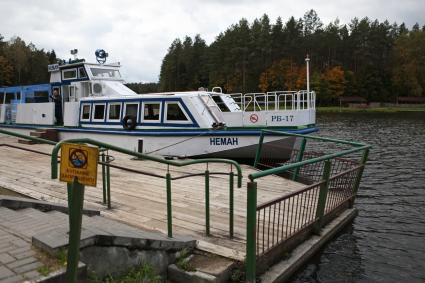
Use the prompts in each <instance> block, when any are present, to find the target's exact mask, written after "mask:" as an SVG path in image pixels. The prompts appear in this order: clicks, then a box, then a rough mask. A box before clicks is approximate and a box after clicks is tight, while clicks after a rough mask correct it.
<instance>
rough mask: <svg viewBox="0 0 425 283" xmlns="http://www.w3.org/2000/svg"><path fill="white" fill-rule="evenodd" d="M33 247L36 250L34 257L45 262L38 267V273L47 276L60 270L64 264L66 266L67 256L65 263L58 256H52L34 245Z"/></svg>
mask: <svg viewBox="0 0 425 283" xmlns="http://www.w3.org/2000/svg"><path fill="white" fill-rule="evenodd" d="M32 249H33V251H34V252H35V255H34V257H35V258H37V259H38V260H39V261H40V262H41V263H42V264H43V265H42V266H40V267H39V268H38V269H37V271H38V273H40V274H41V275H42V276H47V275H49V273H51V272H53V271H56V270H59V269H60V268H61V267H63V266H66V257H65V264H63V262H61V260H60V259H58V258H57V257H54V256H51V255H49V254H48V253H46V252H44V251H42V250H40V249H38V248H34V247H33V248H32Z"/></svg>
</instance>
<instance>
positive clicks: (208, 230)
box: [205, 169, 210, 236]
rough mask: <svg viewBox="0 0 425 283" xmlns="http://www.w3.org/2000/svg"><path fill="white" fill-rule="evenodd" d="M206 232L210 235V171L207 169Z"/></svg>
mask: <svg viewBox="0 0 425 283" xmlns="http://www.w3.org/2000/svg"><path fill="white" fill-rule="evenodd" d="M205 233H206V235H207V236H209V235H210V171H209V170H208V169H207V170H205Z"/></svg>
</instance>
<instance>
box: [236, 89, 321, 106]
mask: <svg viewBox="0 0 425 283" xmlns="http://www.w3.org/2000/svg"><path fill="white" fill-rule="evenodd" d="M229 95H230V97H232V98H233V99H235V98H236V97H237V99H238V100H240V101H239V103H238V104H240V108H241V109H242V110H243V111H247V109H248V108H249V106H250V105H251V104H253V106H252V107H253V111H268V110H270V109H272V110H280V103H281V102H282V101H283V102H284V109H283V110H308V109H315V107H316V102H315V99H316V94H315V92H314V91H310V92H307V91H306V90H300V91H269V92H266V93H263V92H253V93H245V94H243V93H233V94H229ZM282 97H283V99H282ZM288 97H289V99H287V98H288ZM257 98H261V99H260V101H259V100H257ZM270 98H272V99H270ZM273 103H274V107H269V106H270V104H273ZM287 106H288V107H287Z"/></svg>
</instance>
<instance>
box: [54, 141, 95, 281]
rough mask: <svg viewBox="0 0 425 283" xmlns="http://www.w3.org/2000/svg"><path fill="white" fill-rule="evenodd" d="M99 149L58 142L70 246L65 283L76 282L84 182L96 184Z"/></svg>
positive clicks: (89, 184)
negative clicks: (66, 196) (65, 185)
mask: <svg viewBox="0 0 425 283" xmlns="http://www.w3.org/2000/svg"><path fill="white" fill-rule="evenodd" d="M98 158H99V149H98V148H97V147H89V146H86V145H79V144H68V143H64V144H62V145H61V163H60V178H59V179H60V181H62V182H66V183H67V191H68V216H69V245H68V259H67V265H66V282H70V283H71V282H75V283H76V282H77V273H78V260H79V255H80V237H81V222H82V217H83V203H84V185H87V186H96V182H97V163H98Z"/></svg>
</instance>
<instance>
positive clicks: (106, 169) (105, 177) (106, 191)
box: [0, 129, 242, 238]
mask: <svg viewBox="0 0 425 283" xmlns="http://www.w3.org/2000/svg"><path fill="white" fill-rule="evenodd" d="M0 133H1V134H5V135H9V136H15V137H18V138H22V139H26V140H31V141H34V142H37V143H42V144H49V145H53V146H54V147H53V150H52V154H51V168H52V171H51V178H52V179H57V177H58V165H57V164H58V162H59V156H58V153H59V150H60V146H61V144H62V143H64V142H66V143H85V144H91V145H95V146H98V147H99V148H101V153H100V162H99V164H100V165H101V166H102V168H101V170H102V187H103V196H102V197H103V203H104V204H106V205H107V206H108V208H111V177H110V168H117V169H120V170H125V171H128V172H132V173H136V174H142V175H147V176H151V177H157V178H162V179H164V180H165V186H166V192H167V234H168V236H170V237H172V236H173V231H172V199H171V196H172V181H173V180H179V179H183V178H190V177H194V176H205V185H204V186H205V214H206V215H205V225H206V228H205V232H206V235H210V207H209V206H210V205H209V204H210V202H209V191H210V190H209V189H210V176H211V175H229V236H230V238H233V231H234V197H233V196H234V192H233V190H234V177H235V173H236V177H237V187H238V188H241V187H242V169H241V167H240V165H239V163H237V162H236V161H233V160H228V159H220V158H205V159H196V160H187V161H173V160H166V159H162V158H160V157H157V156H151V155H147V154H143V153H138V152H134V151H131V150H127V149H124V148H121V147H117V146H114V145H111V144H107V143H102V142H99V141H96V140H91V139H85V138H84V139H69V140H64V141H61V142H59V143H58V142H54V141H50V140H46V139H42V138H38V137H32V136H27V135H24V134H19V133H16V132H11V131H7V130H3V129H0ZM7 146H9V145H7ZM20 149H23V150H29V151H33V150H31V149H26V148H20ZM108 150H112V151H116V152H120V153H123V154H127V155H130V156H134V157H136V158H140V159H144V160H151V161H154V162H159V163H162V164H166V165H167V172H166V174H165V176H162V175H159V174H154V173H150V172H145V171H142V170H135V169H131V168H126V167H122V166H118V165H114V164H111V161H112V160H113V159H112V157H111V156H110V155H109V154H108ZM37 153H41V152H37ZM43 154H46V153H43ZM209 163H223V164H229V165H230V166H231V168H230V172H211V171H210V170H209V169H208V164H209ZM194 164H206V166H207V168H206V170H205V172H204V173H197V174H186V175H183V176H177V177H172V176H171V174H170V171H169V168H170V166H175V167H184V166H189V165H194ZM233 169H235V171H236V172H233Z"/></svg>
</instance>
